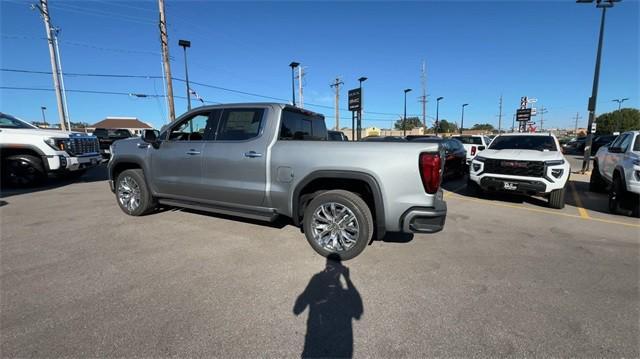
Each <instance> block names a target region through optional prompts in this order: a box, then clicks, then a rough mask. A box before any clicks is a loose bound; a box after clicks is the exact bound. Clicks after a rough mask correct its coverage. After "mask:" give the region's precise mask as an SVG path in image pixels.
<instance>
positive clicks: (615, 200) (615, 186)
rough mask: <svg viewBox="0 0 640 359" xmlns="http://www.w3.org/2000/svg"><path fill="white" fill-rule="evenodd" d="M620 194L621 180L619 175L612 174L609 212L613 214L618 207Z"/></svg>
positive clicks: (616, 211)
mask: <svg viewBox="0 0 640 359" xmlns="http://www.w3.org/2000/svg"><path fill="white" fill-rule="evenodd" d="M621 195H622V181H621V180H620V176H617V175H615V174H614V176H613V182H612V183H611V187H610V188H609V212H611V213H613V214H617V213H618V208H620V196H621Z"/></svg>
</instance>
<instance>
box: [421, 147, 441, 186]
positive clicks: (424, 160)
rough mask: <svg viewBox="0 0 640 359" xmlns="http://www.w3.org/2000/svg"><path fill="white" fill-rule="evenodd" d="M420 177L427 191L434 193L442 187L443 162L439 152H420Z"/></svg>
mask: <svg viewBox="0 0 640 359" xmlns="http://www.w3.org/2000/svg"><path fill="white" fill-rule="evenodd" d="M419 163H420V177H421V178H422V185H423V186H424V190H425V191H426V192H427V193H430V194H433V193H436V192H437V191H438V187H440V177H441V174H442V162H441V160H440V155H439V154H437V153H421V154H420V160H419Z"/></svg>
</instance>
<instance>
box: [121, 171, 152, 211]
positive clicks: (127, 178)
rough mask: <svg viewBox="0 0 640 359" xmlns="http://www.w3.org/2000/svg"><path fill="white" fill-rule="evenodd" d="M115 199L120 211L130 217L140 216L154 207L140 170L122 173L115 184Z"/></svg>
mask: <svg viewBox="0 0 640 359" xmlns="http://www.w3.org/2000/svg"><path fill="white" fill-rule="evenodd" d="M115 188H116V199H117V201H118V206H120V209H122V211H123V212H124V213H126V214H128V215H130V216H142V215H145V214H147V213H149V212H151V211H152V210H153V209H155V207H156V201H155V199H154V198H153V196H152V195H151V191H149V188H148V187H147V183H146V182H145V180H144V173H143V172H142V170H140V169H131V170H126V171H122V173H120V175H118V178H117V179H116V183H115Z"/></svg>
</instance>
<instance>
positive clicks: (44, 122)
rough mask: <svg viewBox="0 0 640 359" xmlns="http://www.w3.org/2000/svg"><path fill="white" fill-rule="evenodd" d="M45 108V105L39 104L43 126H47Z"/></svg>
mask: <svg viewBox="0 0 640 359" xmlns="http://www.w3.org/2000/svg"><path fill="white" fill-rule="evenodd" d="M46 109H47V108H46V107H44V106H40V110H42V123H43V124H44V127H49V126H47V118H46V117H45V116H44V110H46Z"/></svg>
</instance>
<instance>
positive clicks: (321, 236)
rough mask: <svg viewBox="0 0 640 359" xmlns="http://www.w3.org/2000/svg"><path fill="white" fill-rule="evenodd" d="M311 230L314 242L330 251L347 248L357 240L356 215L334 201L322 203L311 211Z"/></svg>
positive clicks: (340, 250) (339, 250)
mask: <svg viewBox="0 0 640 359" xmlns="http://www.w3.org/2000/svg"><path fill="white" fill-rule="evenodd" d="M311 230H312V234H313V239H314V240H315V241H316V243H318V244H319V245H320V246H321V247H322V248H324V249H326V250H328V251H332V252H342V251H346V250H349V249H351V247H353V246H354V245H355V244H356V242H357V241H358V234H359V226H358V219H357V218H356V215H355V214H354V213H353V212H352V211H351V210H350V209H349V208H347V207H346V206H344V205H342V204H340V203H336V202H329V203H324V204H322V205H321V206H319V207H318V208H316V210H315V211H313V220H312V221H311Z"/></svg>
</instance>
